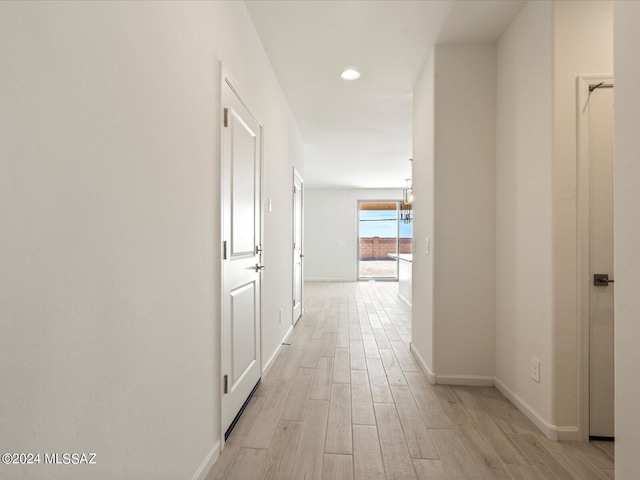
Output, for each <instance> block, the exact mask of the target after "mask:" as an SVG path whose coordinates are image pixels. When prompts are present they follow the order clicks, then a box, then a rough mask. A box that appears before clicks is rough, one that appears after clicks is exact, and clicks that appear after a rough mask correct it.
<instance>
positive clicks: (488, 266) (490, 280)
mask: <svg viewBox="0 0 640 480" xmlns="http://www.w3.org/2000/svg"><path fill="white" fill-rule="evenodd" d="M495 145H496V52H495V45H494V44H475V45H439V46H437V47H436V53H435V154H434V155H435V161H434V164H435V177H434V178H435V182H434V193H435V200H434V208H435V214H434V218H435V225H434V240H433V256H434V257H433V258H434V278H435V279H436V280H435V281H434V282H433V287H434V297H433V308H434V313H433V318H434V368H435V373H436V374H437V376H438V382H439V383H443V382H445V381H448V380H447V378H446V377H447V376H450V375H451V376H464V377H467V378H474V377H489V379H491V380H492V378H493V376H494V372H495V366H494V349H495V346H494V323H495V226H496V224H495V156H496V149H495ZM454 345H458V346H461V347H462V346H464V348H452V346H454Z"/></svg>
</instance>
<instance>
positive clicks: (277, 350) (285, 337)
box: [262, 325, 293, 376]
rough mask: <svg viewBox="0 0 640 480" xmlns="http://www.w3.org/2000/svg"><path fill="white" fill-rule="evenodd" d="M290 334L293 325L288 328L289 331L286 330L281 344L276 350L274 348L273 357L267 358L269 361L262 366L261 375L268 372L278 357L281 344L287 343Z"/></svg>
mask: <svg viewBox="0 0 640 480" xmlns="http://www.w3.org/2000/svg"><path fill="white" fill-rule="evenodd" d="M291 333H293V325H291V326H290V327H289V330H287V333H286V334H285V335H284V338H283V339H282V342H280V345H279V346H278V348H276V351H275V352H273V355H271V356H270V357H269V360H267V361H266V362H265V363H264V365H263V366H262V375H263V376H264V375H266V374H267V372H268V371H269V369H270V368H271V366H272V365H273V362H274V361H275V360H276V358H277V357H278V354H279V353H280V350H282V344H283V343H285V342H286V341H287V339H288V338H289V336H290V335H291Z"/></svg>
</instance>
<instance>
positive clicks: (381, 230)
mask: <svg viewBox="0 0 640 480" xmlns="http://www.w3.org/2000/svg"><path fill="white" fill-rule="evenodd" d="M399 218H400V216H399V202H396V201H393V202H390V201H380V202H374V201H362V200H361V201H359V202H358V232H359V238H358V277H359V278H360V279H361V280H363V279H379V280H397V278H398V246H399V241H398V238H399Z"/></svg>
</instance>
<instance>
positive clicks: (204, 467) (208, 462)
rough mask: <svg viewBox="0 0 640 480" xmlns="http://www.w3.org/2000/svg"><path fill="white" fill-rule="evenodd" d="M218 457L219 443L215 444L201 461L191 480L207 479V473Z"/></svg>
mask: <svg viewBox="0 0 640 480" xmlns="http://www.w3.org/2000/svg"><path fill="white" fill-rule="evenodd" d="M219 456H220V442H216V444H215V445H214V446H213V448H212V449H211V451H210V452H209V453H208V454H207V456H206V457H205V459H204V460H203V462H202V464H201V465H200V467H199V468H198V470H196V473H194V474H193V477H191V480H205V478H207V475H208V474H209V471H210V470H211V468H212V467H213V464H214V463H216V460H218V457H219Z"/></svg>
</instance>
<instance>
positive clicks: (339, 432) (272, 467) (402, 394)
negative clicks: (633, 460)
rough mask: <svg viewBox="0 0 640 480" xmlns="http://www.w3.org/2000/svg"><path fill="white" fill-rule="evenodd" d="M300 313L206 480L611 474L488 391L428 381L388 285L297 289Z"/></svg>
mask: <svg viewBox="0 0 640 480" xmlns="http://www.w3.org/2000/svg"><path fill="white" fill-rule="evenodd" d="M305 288H306V291H305V301H306V303H305V310H306V313H305V314H304V315H303V316H302V318H301V319H300V321H299V322H298V325H297V326H296V328H295V329H294V332H293V334H292V335H291V336H290V338H289V340H288V342H287V343H288V344H285V345H284V346H283V348H282V351H281V353H280V354H279V356H278V358H277V359H276V360H275V362H274V365H273V367H272V368H271V369H270V371H269V372H268V373H267V375H266V376H265V377H264V378H263V382H262V384H261V385H260V387H259V389H258V390H257V392H256V394H255V396H254V398H253V399H252V400H251V402H250V403H249V405H248V407H247V409H246V410H245V412H244V414H243V416H242V418H241V419H240V421H239V422H238V424H237V426H236V428H235V430H234V431H233V433H232V434H231V436H230V437H229V439H228V441H227V444H226V447H225V449H224V451H223V452H222V453H221V455H220V457H219V459H218V461H217V462H216V464H215V466H214V468H213V469H212V471H211V472H210V473H209V475H208V476H207V480H222V479H227V480H236V479H237V480H251V479H292V480H301V479H332V480H333V479H352V478H355V479H363V480H373V479H416V478H418V479H433V480H445V479H448V480H453V479H478V480H479V479H485V480H490V479H512V480H519V479H522V480H528V479H532V480H533V479H538V480H543V479H549V480H550V479H562V480H571V479H575V480H591V479H594V480H595V479H600V480H606V479H613V478H614V471H613V469H614V451H613V444H612V443H608V442H592V443H590V444H579V443H569V442H563V443H557V442H552V441H549V440H547V439H546V438H545V437H544V436H543V435H542V434H541V433H540V432H539V431H538V429H537V428H536V427H535V426H534V425H533V424H532V423H531V422H530V421H529V420H528V419H527V418H526V417H525V416H524V415H523V414H522V413H521V412H520V411H519V410H517V409H516V408H515V407H514V406H513V405H512V404H511V403H510V402H509V401H508V400H507V399H506V398H505V397H504V396H503V395H502V394H501V393H500V392H498V390H496V389H495V388H493V387H449V386H443V385H430V384H429V383H428V382H427V381H426V379H425V377H424V376H423V375H422V373H421V372H420V370H419V368H418V366H417V365H416V363H415V362H414V360H413V357H412V355H411V353H410V352H409V342H410V340H411V312H410V309H409V308H408V307H407V306H406V305H404V304H403V303H402V301H400V300H398V298H397V289H398V284H397V283H396V282H358V283H347V282H345V283H307V284H306V285H305Z"/></svg>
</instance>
